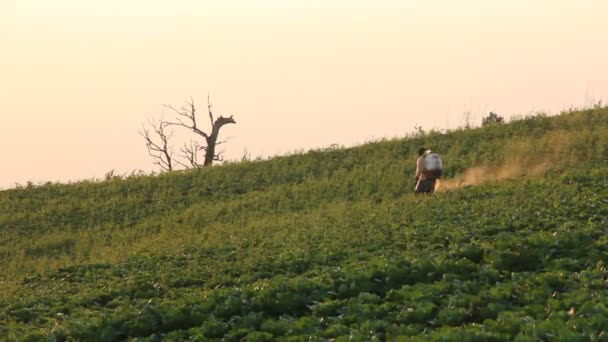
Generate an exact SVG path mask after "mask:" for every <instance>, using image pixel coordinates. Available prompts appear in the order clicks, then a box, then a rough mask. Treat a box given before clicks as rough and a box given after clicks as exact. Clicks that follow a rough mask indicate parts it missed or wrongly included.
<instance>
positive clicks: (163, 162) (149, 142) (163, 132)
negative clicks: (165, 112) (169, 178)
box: [139, 119, 173, 171]
mask: <svg viewBox="0 0 608 342" xmlns="http://www.w3.org/2000/svg"><path fill="white" fill-rule="evenodd" d="M149 125H150V126H151V127H152V130H153V131H154V133H156V135H157V136H158V138H159V139H160V142H156V141H154V139H153V138H152V135H151V133H150V129H149V128H148V127H145V126H144V125H142V129H141V130H140V131H139V135H141V136H142V137H143V138H144V140H145V141H146V147H147V148H148V154H149V155H150V156H151V157H152V158H154V164H155V165H158V166H160V168H161V169H163V170H164V171H171V170H173V150H172V149H171V146H169V139H171V137H172V136H173V132H172V131H169V132H167V127H169V126H170V125H169V124H168V123H167V122H165V121H163V120H162V119H161V121H159V122H158V125H155V124H153V123H152V122H149Z"/></svg>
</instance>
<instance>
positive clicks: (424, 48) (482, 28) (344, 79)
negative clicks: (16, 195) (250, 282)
mask: <svg viewBox="0 0 608 342" xmlns="http://www.w3.org/2000/svg"><path fill="white" fill-rule="evenodd" d="M607 19H608V1H605V0H525V1H524V0H509V1H506V0H505V1H503V0H459V1H454V0H429V1H420V0H417V1H410V0H400V1H397V0H385V1H382V0H376V1H372V0H369V1H357V0H307V1H295V0H294V1H284V0H258V1H251V0H207V1H205V0H198V1H195V0H145V1H144V0H87V1H82V0H53V1H48V0H0V47H1V50H0V51H1V53H0V104H1V107H0V118H1V120H2V121H1V122H2V125H1V126H0V127H1V128H2V132H1V134H0V144H1V146H3V153H2V163H3V167H2V170H1V171H0V188H7V187H12V186H14V184H15V183H21V184H23V183H25V182H27V181H28V180H30V181H33V182H35V183H38V182H44V181H70V180H79V179H88V178H94V177H97V178H101V177H103V175H104V174H105V173H106V172H107V171H109V170H112V169H115V170H116V171H117V172H130V171H132V170H134V169H142V170H144V171H151V170H153V169H155V166H154V165H152V161H151V159H150V158H149V156H148V155H147V151H146V149H145V144H144V142H143V139H142V138H141V137H140V136H139V135H138V134H137V131H138V130H139V128H140V125H141V123H142V122H145V121H146V120H148V119H155V118H159V117H160V115H161V114H162V113H163V106H162V105H163V104H172V105H174V106H180V105H181V104H182V103H183V102H184V101H185V100H186V99H188V98H189V97H191V96H192V97H193V98H194V99H195V102H197V103H198V104H199V106H200V109H201V113H203V114H204V109H205V105H206V96H207V92H210V93H211V97H212V101H213V103H214V105H215V107H214V109H215V113H216V114H223V115H231V114H233V115H234V117H235V119H236V120H237V122H238V123H237V125H231V126H226V127H225V128H224V130H223V131H222V135H223V136H224V137H232V138H231V140H230V141H229V143H227V144H226V145H224V149H225V151H226V152H225V156H226V157H227V158H228V159H239V158H240V157H241V156H242V155H243V152H244V149H245V148H247V151H248V152H249V153H250V154H251V155H252V156H254V157H255V156H270V155H276V154H284V153H289V152H293V151H296V150H307V149H310V148H315V147H323V146H328V145H331V144H334V143H335V144H340V145H345V146H351V145H354V144H360V143H363V142H366V141H370V140H374V139H379V138H382V137H401V136H403V135H405V134H406V133H408V132H411V131H412V130H413V127H414V126H415V125H421V126H423V127H424V128H426V129H430V128H437V129H443V128H454V127H457V126H460V125H462V124H463V122H464V115H463V113H464V112H466V111H471V112H472V114H473V116H472V118H473V119H474V120H475V122H476V123H478V122H479V121H480V120H481V117H482V116H484V115H486V114H487V113H488V112H489V111H495V112H497V113H499V114H500V115H503V116H505V117H511V115H519V114H528V113H532V112H535V111H548V112H550V113H555V112H559V111H560V110H563V109H565V108H568V107H570V106H575V107H580V106H585V105H590V104H592V103H594V102H597V101H599V100H603V101H604V102H607V101H608V43H607V41H608V40H607V38H606V37H608V25H607V24H606V21H607ZM168 114H169V113H166V115H168ZM204 122H206V120H205V121H204ZM183 136H185V135H183ZM176 144H177V141H176ZM177 147H178V146H176V148H177Z"/></svg>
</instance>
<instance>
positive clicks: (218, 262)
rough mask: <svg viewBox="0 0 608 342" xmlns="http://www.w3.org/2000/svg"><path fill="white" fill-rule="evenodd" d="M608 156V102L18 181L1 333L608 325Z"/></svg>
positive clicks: (2, 208) (586, 329) (569, 335)
mask: <svg viewBox="0 0 608 342" xmlns="http://www.w3.org/2000/svg"><path fill="white" fill-rule="evenodd" d="M421 145H425V146H428V147H431V148H433V149H435V150H437V151H439V152H440V153H441V154H442V155H443V157H444V160H445V163H446V166H447V177H446V179H444V181H443V184H442V185H441V186H440V188H441V189H443V190H444V191H441V192H439V193H437V194H435V195H434V196H432V197H428V198H427V197H415V196H413V195H412V194H411V192H412V188H413V183H414V182H413V167H414V165H413V164H414V162H413V161H414V160H415V157H416V156H415V151H416V150H417V149H418V147H419V146H421ZM607 165H608V109H595V110H589V111H581V112H573V113H564V114H562V115H559V116H555V117H533V118H526V119H522V120H518V121H515V122H512V123H509V124H507V125H504V126H496V127H486V128H478V129H469V130H458V131H454V132H449V133H447V134H439V133H435V132H430V133H426V134H419V135H417V136H413V137H410V138H408V139H403V140H391V141H382V142H376V143H371V144H366V145H363V146H359V147H355V148H349V149H331V150H323V151H312V152H309V153H306V154H301V155H294V156H286V157H279V158H274V159H272V160H268V161H256V162H243V163H237V164H231V165H226V166H222V167H215V168H211V169H203V170H197V171H193V172H176V173H171V174H164V175H161V176H156V177H151V176H144V177H131V178H129V179H111V180H108V181H105V182H97V183H96V182H81V183H76V184H71V185H61V184H47V185H44V186H37V187H31V186H30V187H25V188H20V189H15V190H9V191H3V192H0V260H1V263H0V271H1V272H0V273H1V274H2V275H0V281H1V282H2V286H3V287H2V290H1V291H0V322H1V325H0V337H2V338H3V339H8V340H22V339H27V338H31V339H33V340H38V339H41V340H53V339H55V340H66V339H67V340H122V339H128V338H140V339H142V340H158V339H166V340H185V339H191V338H192V339H197V338H198V339H200V340H208V339H215V338H217V339H221V338H224V339H225V340H234V341H238V340H243V339H247V340H251V341H256V340H273V339H278V338H285V339H290V340H296V341H297V340H304V339H308V338H309V337H311V336H312V337H314V338H316V339H320V340H324V339H338V340H361V341H367V340H373V339H374V338H377V339H380V340H384V339H390V340H394V339H398V337H410V336H417V337H419V338H422V339H425V340H427V339H447V340H451V339H454V340H456V339H464V340H470V339H475V338H477V339H481V340H513V339H516V338H518V339H521V340H539V339H540V340H575V339H581V340H590V339H591V340H602V339H605V338H607V337H606V334H605V333H604V331H605V330H607V329H608V302H607V301H608V300H607V299H606V296H605V292H606V291H605V289H606V286H607V281H608V273H607V272H606V268H605V264H606V263H608V247H607V246H608V244H607V242H608V241H606V240H607V239H608V238H607V235H606V233H607V230H608V209H607V208H608V190H607V188H606V185H607V183H608V168H607Z"/></svg>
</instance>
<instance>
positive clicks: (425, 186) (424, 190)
mask: <svg viewBox="0 0 608 342" xmlns="http://www.w3.org/2000/svg"><path fill="white" fill-rule="evenodd" d="M436 183H437V179H420V180H418V183H417V184H416V190H415V193H416V194H432V193H433V192H435V184H436Z"/></svg>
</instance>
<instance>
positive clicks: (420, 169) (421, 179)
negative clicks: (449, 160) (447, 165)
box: [415, 147, 443, 195]
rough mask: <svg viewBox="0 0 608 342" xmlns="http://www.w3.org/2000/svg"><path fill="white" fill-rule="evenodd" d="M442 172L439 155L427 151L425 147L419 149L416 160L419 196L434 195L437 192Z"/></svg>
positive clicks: (417, 191) (416, 191) (417, 192)
mask: <svg viewBox="0 0 608 342" xmlns="http://www.w3.org/2000/svg"><path fill="white" fill-rule="evenodd" d="M427 158H429V160H427ZM431 159H432V160H431ZM430 168H432V169H430ZM442 170H443V165H442V162H441V159H440V157H439V155H438V154H437V153H434V152H431V150H427V149H426V148H425V147H421V148H419V149H418V160H416V189H415V193H416V194H417V195H418V194H432V193H433V192H434V191H435V184H436V183H437V179H438V178H440V177H441V172H442Z"/></svg>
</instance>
